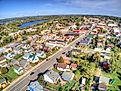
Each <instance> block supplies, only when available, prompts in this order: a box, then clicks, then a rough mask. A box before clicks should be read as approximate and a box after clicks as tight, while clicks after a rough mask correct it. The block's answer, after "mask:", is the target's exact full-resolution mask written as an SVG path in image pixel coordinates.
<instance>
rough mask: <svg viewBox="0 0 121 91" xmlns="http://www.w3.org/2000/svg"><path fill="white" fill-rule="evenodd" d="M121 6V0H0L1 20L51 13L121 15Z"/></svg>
mask: <svg viewBox="0 0 121 91" xmlns="http://www.w3.org/2000/svg"><path fill="white" fill-rule="evenodd" d="M107 6H108V7H107ZM120 8H121V1H120V0H74V1H73V0H51V1H49V0H44V1H43V0H41V1H39V0H31V1H29V0H11V1H10V0H0V12H1V14H0V20H1V19H6V18H16V17H29V16H49V15H104V16H114V17H121V11H120ZM100 11H101V12H100Z"/></svg>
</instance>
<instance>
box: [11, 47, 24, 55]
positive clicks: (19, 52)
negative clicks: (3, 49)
mask: <svg viewBox="0 0 121 91" xmlns="http://www.w3.org/2000/svg"><path fill="white" fill-rule="evenodd" d="M13 52H14V53H15V54H22V49H20V48H19V47H15V48H14V49H13Z"/></svg>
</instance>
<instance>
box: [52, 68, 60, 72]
mask: <svg viewBox="0 0 121 91" xmlns="http://www.w3.org/2000/svg"><path fill="white" fill-rule="evenodd" d="M52 70H53V71H55V72H58V73H59V72H61V71H59V70H57V69H56V68H54V67H53V68H52Z"/></svg>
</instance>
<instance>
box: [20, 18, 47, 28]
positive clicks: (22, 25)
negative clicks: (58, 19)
mask: <svg viewBox="0 0 121 91" xmlns="http://www.w3.org/2000/svg"><path fill="white" fill-rule="evenodd" d="M47 21H48V20H36V21H30V22H26V23H23V24H21V25H20V26H19V28H25V27H29V26H31V25H35V24H38V23H43V22H47Z"/></svg>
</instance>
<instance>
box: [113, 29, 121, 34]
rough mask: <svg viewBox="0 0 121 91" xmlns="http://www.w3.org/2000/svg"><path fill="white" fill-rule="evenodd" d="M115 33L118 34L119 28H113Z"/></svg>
mask: <svg viewBox="0 0 121 91" xmlns="http://www.w3.org/2000/svg"><path fill="white" fill-rule="evenodd" d="M113 31H114V33H115V34H120V33H121V30H120V29H119V28H113Z"/></svg>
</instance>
